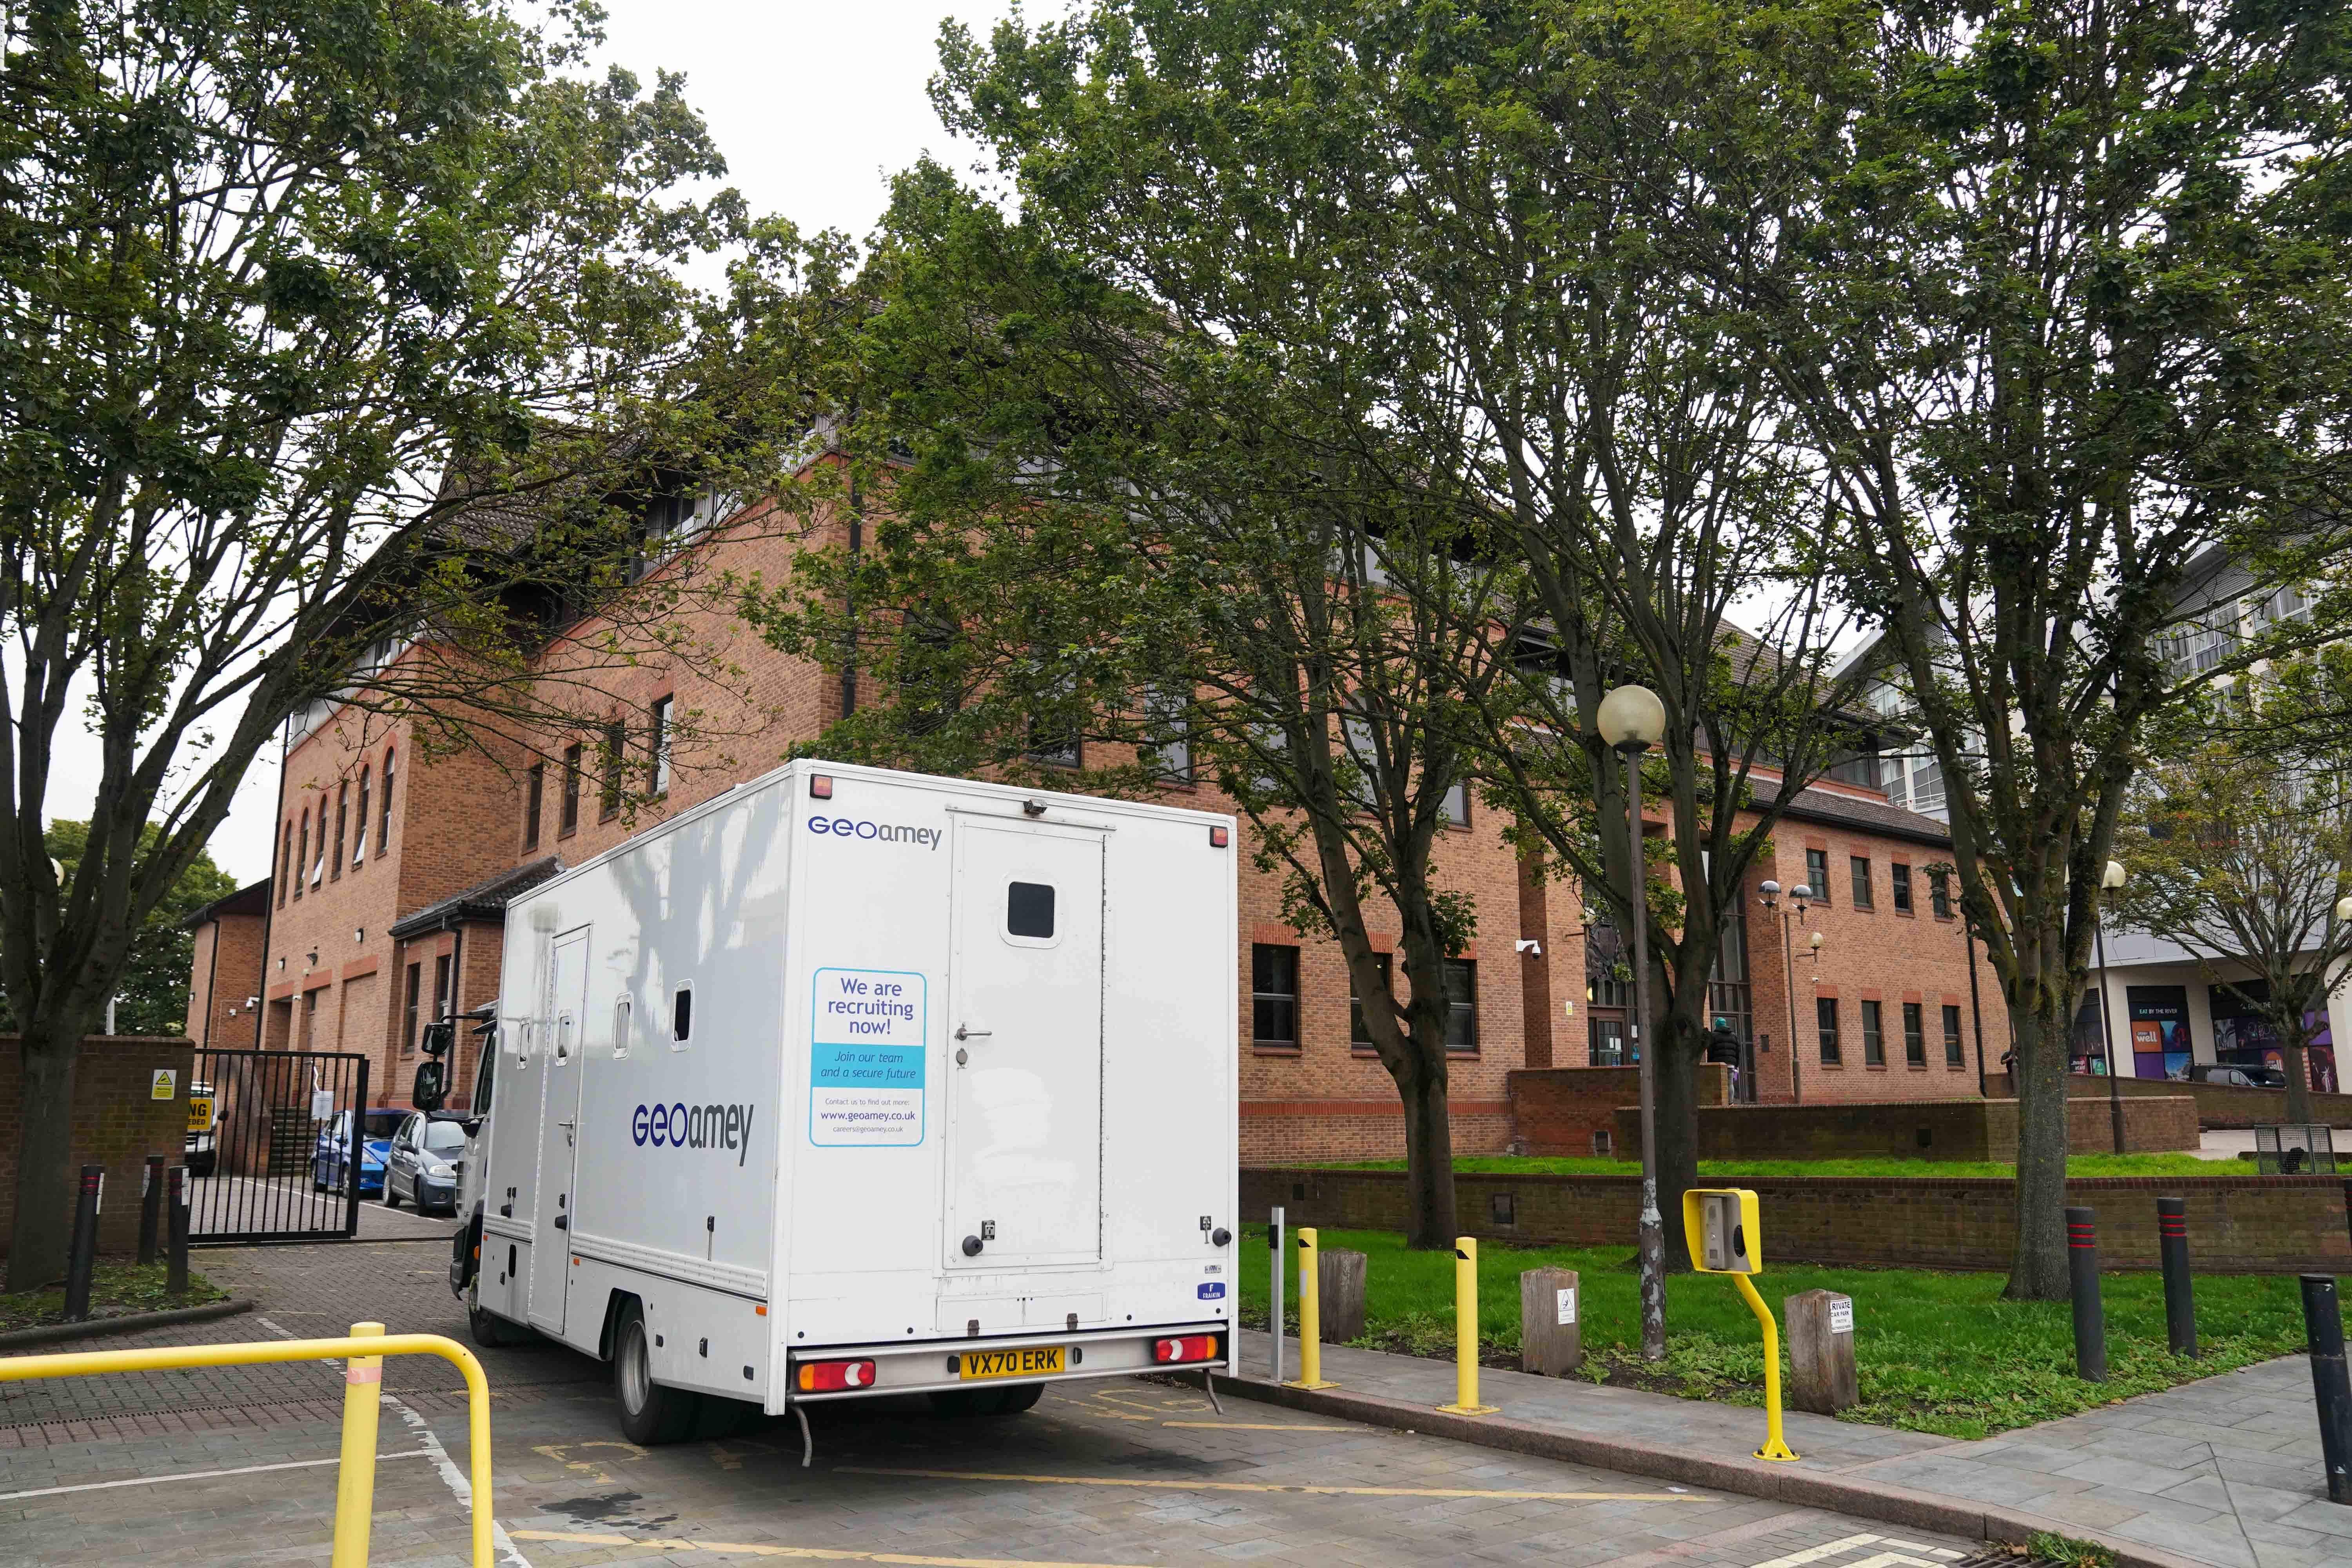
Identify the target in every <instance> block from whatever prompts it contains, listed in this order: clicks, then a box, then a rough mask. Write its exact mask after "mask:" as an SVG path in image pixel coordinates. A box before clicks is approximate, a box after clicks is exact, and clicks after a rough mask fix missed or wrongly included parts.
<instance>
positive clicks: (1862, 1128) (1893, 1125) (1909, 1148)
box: [1615, 1095, 2197, 1161]
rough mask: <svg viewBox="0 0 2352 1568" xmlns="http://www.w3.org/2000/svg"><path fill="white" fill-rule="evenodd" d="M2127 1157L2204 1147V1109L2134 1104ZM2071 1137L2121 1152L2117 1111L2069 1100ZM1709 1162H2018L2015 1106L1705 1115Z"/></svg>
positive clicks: (1626, 1132) (1732, 1108) (1638, 1136)
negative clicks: (2200, 1116)
mask: <svg viewBox="0 0 2352 1568" xmlns="http://www.w3.org/2000/svg"><path fill="white" fill-rule="evenodd" d="M2123 1110H2124V1152H2126V1153H2132V1154H2141V1153H2153V1152H2161V1151H2164V1150H2177V1149H2194V1148H2196V1147H2197V1102H2196V1101H2195V1100H2191V1099H2189V1097H2188V1096H2186V1095H2163V1096H2157V1095H2142V1096H2137V1097H2135V1098H2133V1099H2130V1100H2125V1101H2124V1105H2123ZM1615 1116H1616V1121H1617V1152H1618V1157H1619V1158H1621V1159H1625V1160H1638V1159H1640V1158H1641V1157H1642V1117H1641V1112H1640V1110H1639V1109H1638V1108H1637V1107H1634V1106H1620V1107H1619V1108H1618V1109H1617V1110H1616V1112H1615ZM2066 1134H2067V1138H2068V1141H2069V1146H2070V1148H2071V1150H2072V1152H2074V1153H2077V1154H2109V1153H2113V1152H2115V1146H2116V1144H2115V1130H2114V1124H2113V1122H2112V1121H2111V1120H2110V1113H2109V1111H2108V1109H2107V1102H2106V1101H2105V1100H2104V1099H2102V1100H2068V1101H2067V1102H2066ZM1698 1151H1699V1158H1700V1159H1702V1160H1882V1159H1885V1160H2000V1161H2013V1160H2015V1159H2016V1158H2017V1101H2015V1100H1885V1101H1878V1102H1868V1101H1864V1102H1860V1103H1853V1104H1834V1103H1832V1104H1822V1105H1717V1106H1702V1107H1701V1108H1700V1110H1699V1113H1698Z"/></svg>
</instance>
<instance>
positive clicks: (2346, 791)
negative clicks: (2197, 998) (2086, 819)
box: [2115, 644, 2352, 1122]
mask: <svg viewBox="0 0 2352 1568" xmlns="http://www.w3.org/2000/svg"><path fill="white" fill-rule="evenodd" d="M2347 681H2352V648H2347V647H2344V646H2343V645H2340V644H2338V645H2335V646H2332V647H2326V648H2324V649H2321V650H2319V651H2318V653H2317V654H2316V655H2306V656H2304V657H2302V658H2295V659H2293V660H2290V661H2286V667H2285V668H2283V669H2278V670H2269V671H2264V672H2263V675H2262V676H2261V677H2259V678H2249V679H2245V680H2242V681H2241V682H2239V683H2237V685H2236V687H2235V689H2231V690H2229V691H2226V692H2224V693H2222V694H2221V695H2220V697H2219V699H2218V700H2217V703H2216V704H2215V706H2216V707H2217V708H2219V709H2220V710H2221V712H2222V713H2223V714H2225V715H2226V718H2225V719H2224V721H2223V722H2222V723H2221V725H2220V726H2216V727H2214V728H2213V729H2211V730H2210V731H2208V733H2209V737H2210V738H2208V739H2206V740H2204V741H2203V742H2201V743H2199V742H2197V741H2196V740H2195V739H2194V735H2193V733H2192V735H2191V736H2190V738H2189V744H2188V745H2187V746H2186V747H2184V748H2183V749H2182V751H2181V752H2180V753H2179V754H2177V755H2169V754H2168V755H2167V756H2165V757H2164V758H2163V759H2162V760H2158V761H2155V762H2152V763H2150V765H2149V767H2148V769H2147V772H2146V773H2143V774H2141V776H2140V777H2139V778H2138V779H2137V780H2136V781H2135V782H2134V784H2133V786H2132V797H2131V805H2130V808H2129V810H2128V811H2127V812H2126V816H2125V819H2124V821H2123V822H2122V823H2121V824H2120V825H2119V826H2118V827H2117V829H2116V856H2117V858H2120V859H2121V860H2122V861H2123V863H2124V866H2125V867H2126V870H2127V871H2128V873H2129V875H2128V877H2127V878H2126V881H2125V884H2124V889H2123V891H2122V892H2121V894H2119V895H2118V896H2117V897H2116V904H2115V916H2116V919H2117V920H2118V921H2120V922H2122V923H2124V924H2126V925H2129V926H2132V927H2135V928H2137V929H2138V930H2141V931H2147V932H2148V933H2150V934H2151V935H2154V936H2158V937H2161V938H2163V939H2164V940H2166V941H2168V942H2175V943H2178V944H2179V946H2181V947H2183V948H2186V949H2187V950H2188V951H2189V953H2190V954H2191V955H2192V956H2193V957H2194V958H2195V959H2196V960H2197V964H2198V968H2199V969H2200V971H2201V972H2202V973H2203V974H2204V977H2205V980H2206V983H2207V984H2210V985H2212V986H2215V987H2217V988H2219V989H2221V990H2226V991H2228V992H2230V993H2231V994H2232V995H2233V996H2235V997H2236V998H2237V999H2238V1001H2239V1002H2240V1003H2242V1004H2243V1005H2245V1006H2246V1007H2247V1008H2248V1009H2249V1010H2250V1011H2251V1012H2252V1014H2253V1015H2254V1016H2258V1017H2260V1018H2261V1019H2262V1020H2263V1023H2265V1024H2267V1025H2268V1026H2270V1029H2271V1032H2272V1034H2273V1037H2275V1038H2276V1039H2277V1041H2278V1043H2279V1054H2280V1056H2281V1057H2282V1058H2284V1067H2285V1070H2286V1119H2287V1120H2288V1121H2299V1122H2308V1121H2313V1120H2315V1118H2314V1117H2313V1115H2312V1110H2311V1071H2310V1064H2309V1055H2308V1050H2309V1046H2310V1040H2311V1036H2312V1034H2313V1032H2314V1031H2313V1026H2312V1020H2313V1019H2314V1018H2321V1019H2324V1018H2325V1017H2326V1014H2327V998H2328V994H2329V993H2330V992H2331V991H2333V990H2334V989H2335V987H2336V984H2338V983H2340V982H2341V980H2342V979H2343V977H2344V973H2345V966H2346V963H2347V960H2352V921H2342V920H2338V919H2337V918H2336V903H2337V901H2338V900H2341V899H2343V898H2344V897H2345V896H2346V895H2347V893H2352V754H2347V753H2346V752H2343V751H2342V750H2341V749H2337V748H2328V749H2315V748H2314V747H2312V746H2310V745H2308V744H2305V745H2299V746H2297V745H2289V746H2281V745H2280V744H2277V743H2275V742H2277V741H2278V740H2279V739H2280V738H2282V737H2291V736H2294V735H2295V734H2297V733H2302V734H2305V735H2309V734H2311V733H2312V731H2310V730H2308V729H2306V728H2305V720H2306V718H2307V717H2308V716H2309V715H2311V714H2312V713H2314V712H2315V711H2324V712H2340V711H2342V710H2343V706H2344V702H2343V698H2344V694H2345V692H2346V690H2347ZM2183 728H2189V727H2188V726H2184V727H2183ZM2196 728H2197V729H2200V730H2203V729H2205V728H2206V726H2203V725H2199V726H2196ZM2320 732H2322V733H2327V732H2333V727H2332V726H2329V727H2327V728H2326V730H2323V731H2320ZM2264 738H2268V739H2270V740H2271V741H2272V742H2273V743H2272V744H2267V745H2265V744H2262V743H2260V742H2262V741H2263V739H2264ZM2250 742H2251V743H2250ZM2165 750H2166V751H2167V752H2170V748H2166V749H2165ZM2222 965H2230V966H2233V967H2234V966H2237V965H2243V966H2245V967H2246V968H2248V969H2251V970H2252V971H2253V974H2252V980H2253V982H2254V984H2245V983H2244V982H2243V981H2241V980H2237V979H2236V978H2235V977H2231V978H2224V977H2223V976H2222V975H2221V966H2222Z"/></svg>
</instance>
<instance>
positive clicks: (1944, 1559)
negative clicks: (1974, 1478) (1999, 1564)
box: [1754, 1535, 1960, 1568]
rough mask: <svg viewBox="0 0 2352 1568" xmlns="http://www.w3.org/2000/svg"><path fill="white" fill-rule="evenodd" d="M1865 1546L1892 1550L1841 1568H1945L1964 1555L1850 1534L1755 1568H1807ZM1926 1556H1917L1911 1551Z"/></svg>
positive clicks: (1891, 1537) (1923, 1544) (1889, 1538)
mask: <svg viewBox="0 0 2352 1568" xmlns="http://www.w3.org/2000/svg"><path fill="white" fill-rule="evenodd" d="M1865 1546H1879V1547H1885V1548H1887V1549H1888V1550H1885V1551H1882V1552H1874V1553H1873V1554H1872V1555H1870V1556H1868V1557H1864V1558H1863V1559H1862V1560H1861V1561H1860V1562H1858V1563H1843V1564H1841V1565H1840V1568H1942V1565H1943V1564H1944V1563H1956V1562H1958V1560H1959V1557H1960V1554H1959V1553H1958V1552H1953V1551H1951V1550H1949V1549H1948V1548H1946V1547H1941V1546H1929V1545H1927V1544H1925V1543H1924V1542H1916V1541H1899V1540H1897V1539H1895V1537H1894V1536H1891V1535H1849V1536H1846V1537H1844V1538H1843V1540H1839V1541H1831V1542H1823V1543H1822V1545H1819V1546H1808V1547H1806V1548H1805V1549H1804V1550H1803V1551H1802V1552H1790V1553H1789V1554H1788V1555H1787V1556H1785V1557H1775V1558H1773V1559H1771V1560H1770V1561H1769V1562H1766V1563H1756V1564H1754V1568H1805V1564H1807V1563H1820V1562H1822V1561H1823V1560H1824V1559H1827V1558H1831V1557H1837V1556H1841V1555H1843V1554H1844V1553H1845V1552H1858V1551H1860V1550H1862V1548H1864V1547H1865ZM1911 1552H1920V1553H1922V1554H1923V1555H1921V1556H1917V1557H1914V1556H1911V1555H1909V1554H1910V1553H1911Z"/></svg>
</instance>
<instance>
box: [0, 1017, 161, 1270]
mask: <svg viewBox="0 0 2352 1568" xmlns="http://www.w3.org/2000/svg"><path fill="white" fill-rule="evenodd" d="M194 1056H195V1048H194V1047H193V1046H191V1045H190V1044H189V1043H188V1042H187V1041H185V1040H177V1039H152V1038H148V1037H143V1036H134V1035H126V1036H116V1037H96V1036H93V1037H90V1038H89V1039H87V1040H84V1041H83V1042H82V1045H81V1054H80V1057H79V1059H78V1060H77V1061H76V1062H75V1064H74V1105H73V1124H74V1125H73V1154H72V1162H71V1163H72V1164H73V1166H74V1167H75V1168H76V1169H77V1170H78V1169H79V1168H80V1167H81V1166H83V1165H86V1164H100V1165H104V1166H105V1167H106V1199H105V1205H104V1206H103V1207H102V1208H101V1209H100V1211H99V1218H98V1249H99V1251H100V1252H102V1253H130V1252H136V1251H137V1250H138V1249H139V1189H140V1184H141V1183H142V1181H144V1180H145V1176H146V1162H147V1156H148V1155H150V1154H161V1155H163V1159H164V1161H165V1163H170V1164H177V1163H179V1162H180V1160H181V1157H182V1156H183V1154H184V1152H185V1150H186V1141H187V1132H188V1079H189V1076H190V1071H191V1068H192V1067H193V1065H194ZM157 1068H170V1069H171V1070H172V1071H173V1072H174V1073H175V1074H177V1075H178V1076H177V1077H175V1078H174V1079H173V1080H172V1082H173V1091H172V1098H171V1099H169V1100H155V1099H152V1098H151V1096H150V1092H149V1090H150V1086H151V1085H152V1083H153V1081H154V1074H155V1070H156V1069H157ZM23 1086H24V1078H23V1073H22V1070H21V1068H20V1063H19V1058H18V1056H17V1045H16V1036H14V1035H0V1257H5V1256H6V1254H7V1249H8V1232H9V1229H10V1227H11V1226H13V1225H14V1224H15V1223H16V1151H17V1139H18V1137H19V1129H20V1128H21V1126H22V1124H23V1120H24V1102H23V1100H22V1098H21V1095H22V1091H23ZM68 1201H70V1200H68Z"/></svg>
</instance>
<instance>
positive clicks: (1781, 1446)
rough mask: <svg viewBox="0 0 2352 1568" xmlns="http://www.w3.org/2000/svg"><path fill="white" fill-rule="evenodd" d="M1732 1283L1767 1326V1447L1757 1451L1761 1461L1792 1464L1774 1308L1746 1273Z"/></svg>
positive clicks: (1765, 1373) (1778, 1333)
mask: <svg viewBox="0 0 2352 1568" xmlns="http://www.w3.org/2000/svg"><path fill="white" fill-rule="evenodd" d="M1731 1282H1732V1283H1733V1284H1734V1285H1737V1286H1738V1287H1739V1293H1740V1294H1741V1295H1742V1296H1745V1297H1746V1298H1748V1310H1749V1311H1751V1312H1753V1313H1755V1314H1756V1321H1758V1322H1759V1323H1761V1324H1763V1325H1764V1446H1763V1447H1760V1448H1759V1449H1757V1450H1756V1457H1757V1458H1759V1459H1780V1460H1784V1461H1793V1460H1795V1458H1796V1457H1797V1456H1796V1455H1794V1454H1792V1453H1790V1452H1789V1443H1788V1439H1787V1438H1785V1437H1783V1436H1781V1435H1780V1325H1779V1324H1778V1323H1775V1322H1774V1321H1772V1309H1771V1308H1769V1307H1768V1306H1766V1305H1765V1304H1764V1298H1763V1297H1761V1296H1759V1295H1758V1294H1757V1293H1756V1287H1755V1286H1753V1285H1750V1284H1749V1283H1748V1276H1747V1275H1745V1274H1735V1275H1733V1276H1732V1277H1731Z"/></svg>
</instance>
